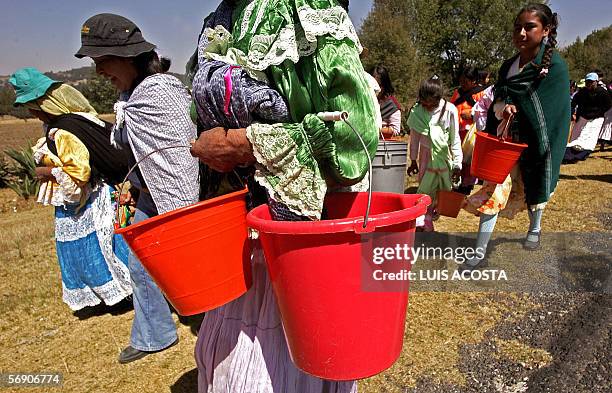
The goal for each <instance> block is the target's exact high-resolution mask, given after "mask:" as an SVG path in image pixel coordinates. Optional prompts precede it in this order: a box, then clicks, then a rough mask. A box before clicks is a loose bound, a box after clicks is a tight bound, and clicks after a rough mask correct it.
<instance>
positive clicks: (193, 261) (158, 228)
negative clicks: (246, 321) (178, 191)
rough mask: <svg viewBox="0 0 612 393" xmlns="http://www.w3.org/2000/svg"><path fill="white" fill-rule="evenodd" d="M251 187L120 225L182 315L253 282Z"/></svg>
mask: <svg viewBox="0 0 612 393" xmlns="http://www.w3.org/2000/svg"><path fill="white" fill-rule="evenodd" d="M246 193H247V190H242V191H238V192H234V193H231V194H227V195H224V196H221V197H218V198H214V199H210V200H207V201H203V202H200V203H197V204H195V205H191V206H187V207H184V208H182V209H178V210H174V211H171V212H168V213H165V214H162V215H159V216H156V217H152V218H150V219H148V220H145V221H142V222H139V223H137V224H134V225H131V226H128V227H127V228H122V229H118V230H116V231H115V233H117V234H121V235H123V238H124V239H125V241H126V242H127V243H128V244H129V246H130V248H131V249H132V251H133V252H134V254H136V256H138V258H139V259H140V262H142V264H143V266H144V267H145V269H147V272H149V274H150V275H151V277H152V278H153V280H155V282H156V283H157V285H158V286H159V288H160V289H161V290H162V292H163V293H164V295H166V298H167V299H168V300H169V301H170V303H172V305H173V306H174V308H175V309H176V311H177V312H178V313H179V314H181V315H194V314H199V313H202V312H205V311H208V310H212V309H214V308H217V307H219V306H222V305H223V304H225V303H228V302H230V301H232V300H234V299H236V298H237V297H239V296H241V295H242V294H244V293H245V292H246V291H247V290H248V289H249V288H250V286H251V265H250V253H251V250H250V246H249V243H248V230H247V225H246V213H247V211H246V202H245V195H246Z"/></svg>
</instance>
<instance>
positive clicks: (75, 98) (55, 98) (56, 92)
mask: <svg viewBox="0 0 612 393" xmlns="http://www.w3.org/2000/svg"><path fill="white" fill-rule="evenodd" d="M23 106H25V107H26V108H28V109H34V110H42V111H43V112H45V113H48V114H50V115H53V116H60V115H66V114H68V113H88V114H90V115H92V116H96V117H97V116H98V112H96V110H95V109H94V108H93V107H92V106H91V104H89V101H87V98H85V96H83V94H81V92H80V91H78V90H77V89H75V88H74V87H72V86H70V85H67V84H65V83H62V84H60V85H58V86H55V87H51V88H50V89H49V90H47V92H46V93H45V95H44V96H42V97H41V98H39V99H37V100H35V101H30V102H26V103H25V104H23Z"/></svg>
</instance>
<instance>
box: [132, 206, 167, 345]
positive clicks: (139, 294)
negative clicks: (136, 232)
mask: <svg viewBox="0 0 612 393" xmlns="http://www.w3.org/2000/svg"><path fill="white" fill-rule="evenodd" d="M147 218H149V216H148V215H147V214H146V213H144V212H143V211H142V210H140V209H138V208H137V209H136V214H135V216H134V223H137V222H140V221H144V220H146V219H147ZM128 268H129V270H130V275H131V279H132V289H133V296H132V297H133V299H134V322H133V323H132V335H131V337H130V345H131V346H132V347H133V348H136V349H138V350H141V351H158V350H161V349H164V348H166V347H168V346H169V345H170V344H172V343H173V342H174V341H176V339H177V334H176V325H175V324H174V319H172V313H171V312H170V307H168V303H167V302H166V298H164V295H163V294H162V293H161V291H160V290H159V288H158V287H157V284H155V282H154V281H153V279H152V278H151V276H149V273H147V271H146V270H145V269H144V268H143V266H142V264H141V263H140V261H139V260H138V257H137V256H136V255H134V253H133V252H131V251H130V256H129V259H128Z"/></svg>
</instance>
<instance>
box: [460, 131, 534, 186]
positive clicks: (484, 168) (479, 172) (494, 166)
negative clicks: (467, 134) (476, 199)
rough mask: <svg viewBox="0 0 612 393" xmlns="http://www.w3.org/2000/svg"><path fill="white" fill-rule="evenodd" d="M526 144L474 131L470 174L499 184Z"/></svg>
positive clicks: (508, 172)
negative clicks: (474, 140)
mask: <svg viewBox="0 0 612 393" xmlns="http://www.w3.org/2000/svg"><path fill="white" fill-rule="evenodd" d="M526 147H527V145H525V144H522V143H512V142H507V141H504V140H502V139H499V138H496V137H494V136H491V135H489V134H487V133H484V132H477V133H476V142H475V144H474V154H473V155H472V167H471V174H472V176H474V177H477V178H479V179H483V180H487V181H490V182H493V183H497V184H501V183H503V182H504V180H505V179H506V177H507V176H508V175H509V174H510V171H511V170H512V167H514V165H516V163H517V162H518V159H519V157H520V156H521V153H522V152H523V150H525V148H526Z"/></svg>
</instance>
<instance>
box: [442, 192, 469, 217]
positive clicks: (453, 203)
mask: <svg viewBox="0 0 612 393" xmlns="http://www.w3.org/2000/svg"><path fill="white" fill-rule="evenodd" d="M464 200H465V195H463V194H462V193H460V192H455V191H438V205H437V206H436V210H437V211H438V213H440V214H441V215H443V216H446V217H452V218H457V216H458V215H459V211H460V210H461V206H462V205H463V201H464Z"/></svg>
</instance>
